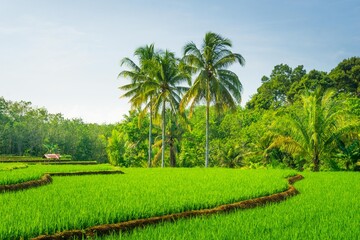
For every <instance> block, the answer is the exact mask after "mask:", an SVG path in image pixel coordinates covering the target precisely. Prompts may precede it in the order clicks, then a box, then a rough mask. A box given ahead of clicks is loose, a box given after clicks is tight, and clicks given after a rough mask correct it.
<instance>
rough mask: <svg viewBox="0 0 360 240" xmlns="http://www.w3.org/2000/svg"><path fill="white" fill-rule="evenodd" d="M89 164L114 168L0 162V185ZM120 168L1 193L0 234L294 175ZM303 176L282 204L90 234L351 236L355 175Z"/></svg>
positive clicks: (217, 199)
mask: <svg viewBox="0 0 360 240" xmlns="http://www.w3.org/2000/svg"><path fill="white" fill-rule="evenodd" d="M96 170H114V168H113V167H112V166H110V165H102V164H101V165H86V166H78V165H74V166H67V165H66V166H57V165H55V166H53V165H25V167H24V165H20V164H17V165H16V164H12V165H5V164H0V184H8V182H11V183H19V182H23V181H27V179H37V178H38V177H40V176H41V175H42V174H43V173H44V172H67V171H69V172H71V171H96ZM121 170H122V171H124V172H125V174H114V175H86V176H62V177H60V176H59V177H56V176H54V177H53V182H52V183H51V184H49V185H46V186H40V187H37V188H33V189H27V190H22V191H18V192H5V193H0V215H1V221H0V239H30V238H32V237H36V236H38V235H42V234H53V233H55V232H58V231H63V230H72V229H80V230H81V229H85V228H87V227H91V226H94V225H99V224H106V223H117V222H123V221H128V220H134V219H140V218H148V217H154V216H161V215H165V214H170V213H178V212H184V211H188V210H195V209H204V208H212V207H216V206H218V205H221V204H226V203H233V202H238V201H241V200H245V199H252V198H255V197H260V196H266V195H270V194H272V193H277V192H281V191H284V190H286V189H287V188H288V183H287V180H286V179H285V178H286V177H289V176H292V175H295V174H296V172H295V171H292V170H239V169H222V168H209V169H202V168H193V169H179V168H175V169H169V168H166V169H158V168H153V169H139V168H134V169H132V168H130V169H121ZM20 173H21V174H20ZM302 175H303V176H304V177H305V179H303V180H301V181H300V182H297V183H295V187H296V188H297V189H298V190H299V191H300V193H301V194H299V195H297V196H294V197H292V198H289V199H287V200H286V201H284V202H281V203H276V204H271V205H266V206H264V207H258V208H255V209H249V210H241V211H240V210H239V211H234V212H230V213H227V214H217V215H211V216H207V217H196V218H191V219H183V220H178V221H175V222H171V223H162V224H158V225H153V226H148V227H146V228H142V229H135V230H133V231H131V232H129V233H120V234H119V233H117V234H115V233H114V234H113V235H109V236H105V237H102V238H97V239H101V240H105V239H107V240H108V239H358V236H359V235H360V230H359V229H360V227H359V223H360V205H359V204H358V203H359V202H360V199H359V193H360V175H359V174H358V173H344V172H336V173H331V172H329V173H302ZM24 176H26V177H24ZM5 178H7V179H8V180H4V179H5ZM9 179H11V180H9Z"/></svg>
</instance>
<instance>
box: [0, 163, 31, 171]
mask: <svg viewBox="0 0 360 240" xmlns="http://www.w3.org/2000/svg"><path fill="white" fill-rule="evenodd" d="M27 167H28V165H27V164H23V163H0V171H12V170H15V169H22V168H27Z"/></svg>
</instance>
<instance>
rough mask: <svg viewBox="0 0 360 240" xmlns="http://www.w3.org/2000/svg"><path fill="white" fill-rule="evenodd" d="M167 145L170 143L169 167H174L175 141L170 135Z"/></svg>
mask: <svg viewBox="0 0 360 240" xmlns="http://www.w3.org/2000/svg"><path fill="white" fill-rule="evenodd" d="M169 145H170V167H176V153H175V143H174V139H173V138H172V137H170V139H169Z"/></svg>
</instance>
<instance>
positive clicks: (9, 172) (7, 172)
mask: <svg viewBox="0 0 360 240" xmlns="http://www.w3.org/2000/svg"><path fill="white" fill-rule="evenodd" d="M1 169H3V171H1ZM114 169H115V168H114V167H113V166H112V165H110V164H98V165H40V164H23V163H0V185H5V184H15V183H21V182H25V181H30V180H36V179H39V178H41V176H42V175H44V173H54V172H77V171H89V172H91V171H101V170H114Z"/></svg>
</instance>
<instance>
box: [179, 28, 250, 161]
mask: <svg viewBox="0 0 360 240" xmlns="http://www.w3.org/2000/svg"><path fill="white" fill-rule="evenodd" d="M231 47H232V44H231V41H230V40H229V39H227V38H224V37H222V36H220V35H218V34H216V33H213V32H208V33H206V35H205V38H204V41H203V44H202V46H201V48H200V49H199V48H198V47H197V46H196V45H195V44H194V43H193V42H190V43H188V44H186V45H185V47H184V57H183V61H184V63H185V64H186V65H187V66H188V67H189V68H190V69H191V71H192V73H194V74H196V78H195V80H194V83H193V85H192V86H191V88H190V89H189V91H187V92H186V93H185V95H184V97H183V99H182V101H181V105H180V110H181V111H184V109H185V107H186V106H187V105H189V104H190V114H191V113H192V111H193V109H194V107H195V105H196V104H199V103H200V102H201V101H202V100H205V101H206V150H205V167H207V166H208V164H209V108H210V104H211V103H213V104H214V106H215V110H216V111H217V112H220V111H222V110H225V109H228V108H230V109H235V108H236V106H237V104H239V103H240V101H241V90H242V84H241V82H240V80H239V78H238V76H237V75H236V74H235V73H234V72H232V71H230V70H228V69H227V68H228V67H229V66H231V65H232V64H234V63H236V62H238V63H239V64H240V65H241V66H243V65H244V64H245V59H244V58H243V57H242V56H241V55H240V54H238V53H233V52H232V51H231V50H230V48H231Z"/></svg>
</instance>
